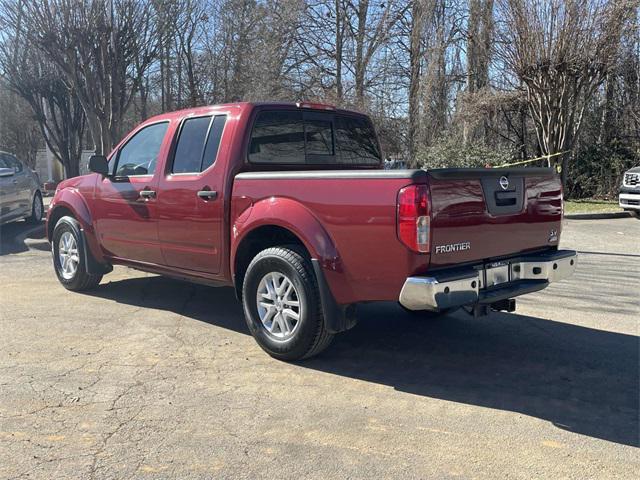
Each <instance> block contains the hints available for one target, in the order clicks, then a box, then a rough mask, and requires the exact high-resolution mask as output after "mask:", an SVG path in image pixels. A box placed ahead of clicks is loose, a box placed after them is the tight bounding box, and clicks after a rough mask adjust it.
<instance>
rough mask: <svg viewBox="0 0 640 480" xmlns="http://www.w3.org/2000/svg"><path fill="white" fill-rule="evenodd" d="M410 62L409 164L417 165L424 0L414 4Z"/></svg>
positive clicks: (417, 0) (416, 0) (418, 0)
mask: <svg viewBox="0 0 640 480" xmlns="http://www.w3.org/2000/svg"><path fill="white" fill-rule="evenodd" d="M411 16H412V19H411V20H412V22H411V33H410V35H411V38H410V45H409V62H410V66H411V78H410V80H409V164H410V165H411V166H416V165H417V158H416V153H417V144H418V138H419V136H420V61H421V58H422V27H423V22H424V5H423V0H415V1H414V2H413V6H412V12H411Z"/></svg>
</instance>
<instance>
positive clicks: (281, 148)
mask: <svg viewBox="0 0 640 480" xmlns="http://www.w3.org/2000/svg"><path fill="white" fill-rule="evenodd" d="M249 161H250V162H253V163H305V158H304V124H303V123H302V112H288V111H277V112H261V113H260V114H259V115H258V118H256V121H255V124H254V125H253V132H252V133H251V143H250V144H249Z"/></svg>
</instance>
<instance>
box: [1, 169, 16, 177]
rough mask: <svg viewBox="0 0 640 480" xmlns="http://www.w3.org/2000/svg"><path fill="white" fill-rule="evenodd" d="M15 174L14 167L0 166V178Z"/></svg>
mask: <svg viewBox="0 0 640 480" xmlns="http://www.w3.org/2000/svg"><path fill="white" fill-rule="evenodd" d="M15 174H16V169H15V168H0V178H2V177H13V176H14V175H15Z"/></svg>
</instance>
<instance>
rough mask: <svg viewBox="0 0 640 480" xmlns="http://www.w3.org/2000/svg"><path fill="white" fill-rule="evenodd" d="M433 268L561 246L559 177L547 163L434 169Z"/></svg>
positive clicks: (430, 178)
mask: <svg viewBox="0 0 640 480" xmlns="http://www.w3.org/2000/svg"><path fill="white" fill-rule="evenodd" d="M428 175H429V177H428V178H429V180H428V183H429V189H430V196H431V232H432V233H431V261H430V268H440V267H447V266H451V265H454V264H455V265H460V264H462V263H474V262H480V261H491V260H494V259H495V260H497V259H499V258H500V257H503V256H513V255H516V254H518V253H523V252H529V251H534V250H538V249H543V248H547V247H550V246H557V244H558V239H559V236H560V229H561V221H562V188H561V183H560V179H559V177H558V176H557V175H556V174H555V173H554V172H553V170H552V169H547V168H510V169H435V170H429V171H428Z"/></svg>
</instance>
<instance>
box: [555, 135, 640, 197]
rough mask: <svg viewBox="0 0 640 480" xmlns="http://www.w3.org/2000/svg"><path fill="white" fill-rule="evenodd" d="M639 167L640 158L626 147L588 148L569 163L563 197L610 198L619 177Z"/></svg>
mask: <svg viewBox="0 0 640 480" xmlns="http://www.w3.org/2000/svg"><path fill="white" fill-rule="evenodd" d="M638 165H640V155H639V154H638V152H635V151H633V150H632V149H630V148H627V147H618V146H615V145H614V146H613V147H604V146H600V145H590V146H588V147H585V148H582V149H581V150H579V151H578V152H577V153H576V154H575V156H574V158H573V159H572V160H571V161H570V162H569V168H568V174H567V185H566V189H565V197H567V198H613V197H615V196H617V194H618V190H619V188H620V185H621V183H622V175H623V173H624V172H625V171H627V170H629V169H630V168H632V167H636V166H638Z"/></svg>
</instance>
